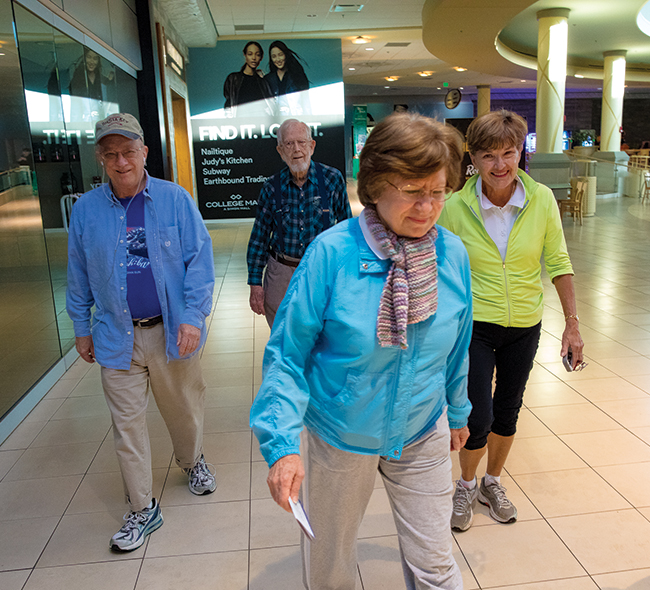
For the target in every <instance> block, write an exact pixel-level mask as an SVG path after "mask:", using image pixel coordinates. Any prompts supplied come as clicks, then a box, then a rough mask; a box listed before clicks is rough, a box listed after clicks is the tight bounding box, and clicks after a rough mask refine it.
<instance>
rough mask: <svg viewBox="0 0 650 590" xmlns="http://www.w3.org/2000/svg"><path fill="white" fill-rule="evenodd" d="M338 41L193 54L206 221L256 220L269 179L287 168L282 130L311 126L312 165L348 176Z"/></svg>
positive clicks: (197, 153) (192, 89) (226, 44)
mask: <svg viewBox="0 0 650 590" xmlns="http://www.w3.org/2000/svg"><path fill="white" fill-rule="evenodd" d="M341 64H342V57H341V41H340V40H339V39H332V40H330V39H317V40H314V39H291V40H286V41H284V40H272V39H267V40H264V41H255V40H252V39H242V40H241V41H219V42H218V43H217V46H216V47H214V48H208V49H203V48H192V49H190V61H189V65H188V69H187V86H188V93H189V103H190V114H191V121H192V136H193V143H194V163H195V169H196V180H197V192H198V200H199V209H200V211H201V214H202V215H203V218H204V219H238V218H247V217H254V216H255V214H256V211H257V199H258V197H259V194H260V190H261V188H262V185H263V184H264V182H265V181H266V179H267V178H268V177H269V176H271V175H273V174H275V173H276V172H278V171H279V170H281V169H282V168H283V167H284V166H285V164H284V162H283V161H282V160H281V158H280V155H279V154H278V152H277V150H276V146H277V139H276V132H277V129H278V127H279V126H280V124H281V123H282V122H283V121H285V120H286V119H298V120H300V121H303V122H304V123H306V124H307V125H309V126H310V127H311V130H312V137H313V139H315V140H316V149H315V152H314V155H313V156H312V159H313V160H316V161H318V162H322V163H324V164H327V165H329V166H334V167H336V168H338V169H339V170H341V172H342V173H343V175H344V176H345V143H344V141H345V139H344V109H345V101H344V94H343V71H342V65H341Z"/></svg>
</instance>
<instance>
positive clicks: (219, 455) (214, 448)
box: [203, 431, 259, 465]
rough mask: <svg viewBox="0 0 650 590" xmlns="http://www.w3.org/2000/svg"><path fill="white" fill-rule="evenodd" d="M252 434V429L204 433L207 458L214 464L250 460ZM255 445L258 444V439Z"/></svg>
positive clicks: (204, 447)
mask: <svg viewBox="0 0 650 590" xmlns="http://www.w3.org/2000/svg"><path fill="white" fill-rule="evenodd" d="M252 436H253V435H252V434H251V432H250V431H248V432H244V431H242V432H219V433H215V434H206V435H204V436H203V451H204V453H205V460H206V461H207V462H208V463H212V464H213V465H221V464H223V463H242V462H244V461H250V458H251V437H252ZM255 446H257V440H256V441H255ZM258 452H259V451H258Z"/></svg>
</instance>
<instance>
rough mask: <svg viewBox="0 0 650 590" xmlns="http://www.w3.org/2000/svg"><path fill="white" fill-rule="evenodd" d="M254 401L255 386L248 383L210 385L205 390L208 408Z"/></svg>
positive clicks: (240, 404) (247, 403)
mask: <svg viewBox="0 0 650 590" xmlns="http://www.w3.org/2000/svg"><path fill="white" fill-rule="evenodd" d="M252 402H253V388H252V387H249V386H247V385H232V386H230V387H208V388H207V389H206V392H205V407H206V408H227V407H232V406H245V405H249V406H250V404H251V403H252Z"/></svg>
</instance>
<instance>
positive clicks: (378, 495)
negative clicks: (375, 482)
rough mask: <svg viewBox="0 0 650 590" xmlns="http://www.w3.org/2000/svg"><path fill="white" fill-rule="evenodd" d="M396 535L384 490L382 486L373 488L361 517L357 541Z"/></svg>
mask: <svg viewBox="0 0 650 590" xmlns="http://www.w3.org/2000/svg"><path fill="white" fill-rule="evenodd" d="M395 534H397V529H396V528H395V521H394V519H393V512H392V510H391V508H390V502H389V500H388V495H387V494H386V489H385V488H384V487H383V485H382V486H381V487H379V488H375V489H374V490H373V492H372V495H371V496H370V502H368V507H367V508H366V512H365V514H364V515H363V520H362V521H361V526H360V527H359V534H358V538H359V539H364V538H368V537H385V536H389V535H395Z"/></svg>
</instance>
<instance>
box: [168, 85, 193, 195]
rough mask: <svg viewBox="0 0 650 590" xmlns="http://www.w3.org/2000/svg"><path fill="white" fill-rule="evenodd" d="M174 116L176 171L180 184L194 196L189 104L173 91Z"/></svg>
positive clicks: (177, 180)
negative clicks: (188, 114)
mask: <svg viewBox="0 0 650 590" xmlns="http://www.w3.org/2000/svg"><path fill="white" fill-rule="evenodd" d="M171 94H172V114H173V117H174V148H175V150H176V169H177V175H178V178H176V182H177V183H178V184H180V185H181V186H182V187H183V188H184V189H185V190H186V191H187V192H188V193H190V195H194V182H193V180H192V157H191V154H190V139H189V136H188V132H187V103H186V102H185V99H184V98H183V97H182V96H181V95H180V94H177V93H176V92H174V90H171Z"/></svg>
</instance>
